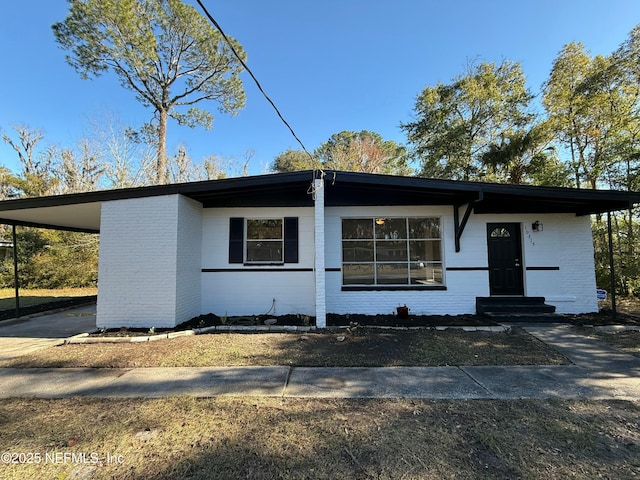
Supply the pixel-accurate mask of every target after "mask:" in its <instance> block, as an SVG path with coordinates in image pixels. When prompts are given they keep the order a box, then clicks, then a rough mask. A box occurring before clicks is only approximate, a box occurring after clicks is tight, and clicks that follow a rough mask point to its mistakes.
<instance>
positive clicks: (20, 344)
mask: <svg viewBox="0 0 640 480" xmlns="http://www.w3.org/2000/svg"><path fill="white" fill-rule="evenodd" d="M95 329H96V305H95V303H93V304H89V305H83V306H81V307H75V308H71V309H67V310H63V311H60V312H54V313H48V314H44V315H34V316H31V317H22V318H16V319H11V320H3V321H0V360H8V359H11V358H14V357H17V356H20V355H24V354H25V353H31V352H35V351H36V350H40V349H41V348H45V347H52V346H55V345H62V344H63V343H64V340H65V338H68V337H70V336H73V335H77V334H78V333H86V332H91V331H94V330H95Z"/></svg>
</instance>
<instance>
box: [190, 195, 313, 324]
mask: <svg viewBox="0 0 640 480" xmlns="http://www.w3.org/2000/svg"><path fill="white" fill-rule="evenodd" d="M202 212H203V214H202V215H203V221H202V268H203V269H213V270H221V271H216V272H202V283H201V285H202V294H201V305H202V306H201V312H202V313H203V314H206V313H215V314H216V315H220V316H221V315H225V314H226V315H260V314H263V313H266V312H267V311H269V310H270V309H271V307H272V304H273V300H274V299H275V314H276V315H284V314H289V313H293V314H303V315H315V308H314V277H313V266H314V250H313V249H314V242H313V235H314V217H313V215H314V213H313V208H309V207H305V208H294V207H287V208H281V207H280V208H273V207H269V208H206V209H204V210H203V211H202ZM230 217H243V218H284V217H298V239H299V241H298V248H299V263H287V264H285V265H283V266H281V267H280V266H264V267H262V266H257V265H251V266H246V267H245V266H244V265H242V264H230V263H229V218H230ZM292 269H303V270H304V271H291V270H292ZM278 270H282V271H278ZM287 270H289V271H287ZM271 313H274V312H273V311H271Z"/></svg>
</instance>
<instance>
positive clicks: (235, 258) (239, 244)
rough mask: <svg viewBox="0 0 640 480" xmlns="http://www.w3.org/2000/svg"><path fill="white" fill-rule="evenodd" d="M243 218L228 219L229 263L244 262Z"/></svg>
mask: <svg viewBox="0 0 640 480" xmlns="http://www.w3.org/2000/svg"><path fill="white" fill-rule="evenodd" d="M243 248H244V218H242V217H232V218H230V219H229V263H243V262H244V251H243Z"/></svg>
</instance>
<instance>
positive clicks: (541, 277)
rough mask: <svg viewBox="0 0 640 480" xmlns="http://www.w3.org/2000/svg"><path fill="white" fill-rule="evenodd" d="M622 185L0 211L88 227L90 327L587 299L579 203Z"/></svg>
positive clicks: (5, 206) (593, 209)
mask: <svg viewBox="0 0 640 480" xmlns="http://www.w3.org/2000/svg"><path fill="white" fill-rule="evenodd" d="M634 203H640V194H638V193H632V192H612V191H591V190H577V189H565V188H549V187H531V186H514V185H497V184H488V183H474V182H455V181H446V180H433V179H423V178H414V177H411V178H409V177H394V176H384V175H371V174H361V173H347V172H322V174H321V172H312V171H306V172H294V173H287V174H275V175H263V176H256V177H245V178H237V179H225V180H216V181H208V182H196V183H188V184H180V185H167V186H156V187H143V188H136V189H125V190H113V191H103V192H91V193H85V194H74V195H65V196H57V197H46V198H36V199H23V200H11V201H5V202H0V222H2V223H8V224H21V225H36V226H45V227H51V228H63V229H75V230H82V231H92V232H100V259H99V279H98V287H99V290H98V316H97V325H98V326H99V327H121V326H128V327H173V326H175V325H177V324H179V323H182V322H184V321H186V320H189V319H191V318H193V317H195V316H198V315H200V314H206V313H215V314H217V315H219V316H222V315H229V316H232V315H253V314H261V313H265V312H270V313H272V314H275V315H282V314H289V313H293V314H304V315H309V316H315V317H316V318H317V325H319V326H324V325H325V322H326V314H327V313H339V314H340V313H341V314H344V313H363V314H378V313H392V312H394V311H395V309H396V307H397V306H399V305H405V304H406V305H407V306H409V308H410V309H411V312H412V313H414V314H424V315H429V314H452V315H456V314H466V313H475V311H476V299H477V298H479V297H501V296H511V297H523V298H526V297H544V298H545V299H546V303H547V304H550V305H553V306H554V307H555V308H556V310H557V311H558V312H560V313H582V312H591V311H596V310H597V302H596V296H595V290H596V285H595V274H594V259H593V245H592V239H591V228H590V214H593V213H602V212H607V211H614V210H619V209H625V208H628V207H629V206H630V205H633V204H634Z"/></svg>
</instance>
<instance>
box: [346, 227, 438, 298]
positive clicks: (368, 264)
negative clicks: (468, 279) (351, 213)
mask: <svg viewBox="0 0 640 480" xmlns="http://www.w3.org/2000/svg"><path fill="white" fill-rule="evenodd" d="M441 244H442V241H441V238H440V219H439V218H437V217H422V218H413V217H409V218H405V217H403V218H397V217H392V218H389V217H384V218H383V217H377V218H343V219H342V283H343V285H345V286H349V285H350V286H358V285H361V286H366V285H389V286H392V285H396V286H400V285H424V286H429V285H443V276H442V253H441V252H442V245H441Z"/></svg>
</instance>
